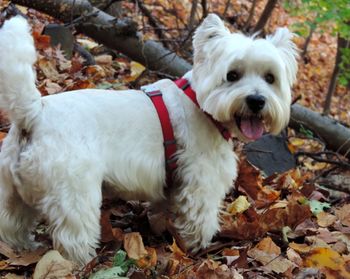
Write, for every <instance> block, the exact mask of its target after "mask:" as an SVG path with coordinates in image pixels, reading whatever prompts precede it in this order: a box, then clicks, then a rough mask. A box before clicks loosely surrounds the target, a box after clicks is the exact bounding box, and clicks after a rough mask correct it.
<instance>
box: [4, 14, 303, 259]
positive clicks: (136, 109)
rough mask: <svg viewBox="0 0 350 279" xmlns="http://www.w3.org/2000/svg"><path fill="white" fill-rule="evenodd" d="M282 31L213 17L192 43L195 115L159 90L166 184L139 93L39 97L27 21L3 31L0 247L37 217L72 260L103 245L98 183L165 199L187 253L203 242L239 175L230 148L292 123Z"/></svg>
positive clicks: (169, 85) (153, 119) (148, 111)
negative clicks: (166, 138) (266, 31)
mask: <svg viewBox="0 0 350 279" xmlns="http://www.w3.org/2000/svg"><path fill="white" fill-rule="evenodd" d="M291 38H292V34H291V33H289V31H288V30H287V29H285V28H281V29H278V30H277V31H276V33H275V34H274V35H272V36H269V37H267V38H266V39H256V38H254V37H246V36H244V35H242V34H231V33H230V32H229V31H228V29H227V28H225V26H224V24H223V22H222V21H221V20H220V19H219V17H217V16H216V15H209V16H208V17H207V18H206V19H205V20H204V22H203V23H202V24H201V25H200V27H199V28H198V30H197V31H196V33H195V35H194V40H193V45H194V66H193V71H191V72H189V73H187V74H186V75H185V78H186V79H187V80H188V81H189V82H190V84H191V87H192V89H193V90H194V91H195V92H196V97H197V101H198V104H199V107H200V108H198V107H197V106H196V104H194V103H193V101H191V100H190V98H188V96H186V95H185V94H184V92H183V91H182V90H181V89H179V88H178V87H177V86H176V85H175V84H174V83H173V82H172V81H170V80H161V81H159V82H156V83H155V84H153V87H154V88H157V89H159V90H161V92H162V94H163V100H164V103H165V104H166V107H167V109H168V112H169V116H170V120H171V124H172V127H173V131H174V135H175V139H176V147H177V151H176V157H175V158H176V160H177V161H176V163H177V168H176V170H175V172H174V175H173V185H171V187H170V185H168V187H167V186H166V168H165V156H164V146H163V135H162V130H161V125H160V121H159V118H158V115H157V113H156V110H155V107H154V105H153V104H152V101H151V100H150V98H149V97H148V96H147V95H146V94H144V93H143V92H142V91H136V90H126V91H107V90H97V89H88V90H79V91H74V92H67V93H62V94H58V95H54V96H47V97H43V98H41V96H40V93H39V92H38V90H37V89H36V87H35V74H34V72H33V63H34V62H35V59H36V52H35V48H34V44H33V38H32V37H31V34H30V27H29V25H28V24H27V22H26V20H25V19H23V18H21V17H18V16H17V17H14V18H12V19H10V20H8V21H6V22H5V23H4V25H3V27H2V28H1V29H0V106H1V109H3V110H5V111H6V112H7V113H8V116H9V118H10V120H11V122H12V126H11V129H10V131H9V134H8V136H7V137H6V139H5V140H4V142H3V145H2V150H1V155H0V239H1V240H3V241H5V242H7V243H8V244H10V245H12V246H13V247H16V248H18V249H31V248H33V247H35V246H36V243H35V242H34V241H33V237H32V234H31V233H32V231H33V229H34V226H35V224H36V220H38V218H39V217H42V216H44V217H45V218H46V219H47V222H48V224H49V226H50V232H51V235H52V239H53V245H54V248H56V249H58V250H60V251H61V252H63V253H64V254H65V255H66V256H67V257H68V258H70V259H72V260H75V261H77V262H78V263H80V264H84V263H87V262H88V261H89V260H90V259H91V258H92V257H93V256H94V255H95V248H97V247H98V245H99V237H100V223H99V219H100V206H101V199H102V198H101V197H102V194H101V191H102V190H101V184H102V182H103V181H104V182H106V183H108V184H109V185H111V186H112V187H113V189H114V190H115V191H116V193H117V194H118V196H119V197H121V198H123V199H140V200H148V201H151V202H154V203H157V202H161V201H166V203H167V204H168V205H169V208H168V209H169V210H170V211H171V212H172V213H173V214H174V216H175V221H174V225H175V227H176V229H177V230H178V233H179V235H180V236H181V238H182V239H183V241H184V243H185V245H186V246H187V247H188V248H190V249H192V250H198V249H200V248H204V247H206V246H208V244H209V243H210V241H211V239H212V237H213V235H214V234H215V233H216V232H217V230H218V229H219V218H218V213H219V209H220V204H221V201H222V199H223V198H224V197H225V193H227V192H228V191H229V190H230V188H231V187H232V185H233V181H234V179H235V178H236V156H235V154H234V152H233V146H232V140H228V141H227V140H226V139H225V138H223V136H222V134H221V133H220V131H219V130H218V129H217V127H216V125H214V124H213V123H214V122H218V123H219V125H221V126H222V127H224V128H226V129H227V130H228V131H229V132H230V133H231V134H234V135H235V136H237V137H238V138H240V139H241V140H252V139H256V138H258V137H260V136H261V135H262V133H263V132H264V130H268V131H270V132H272V133H273V134H277V133H279V132H280V131H281V129H282V128H283V127H285V126H286V125H287V123H288V120H289V114H290V104H291V92H290V88H291V86H292V84H293V82H294V80H295V77H296V71H297V63H296V56H297V51H296V47H295V45H294V44H293V43H292V41H291ZM212 118H213V119H215V120H213V119H212Z"/></svg>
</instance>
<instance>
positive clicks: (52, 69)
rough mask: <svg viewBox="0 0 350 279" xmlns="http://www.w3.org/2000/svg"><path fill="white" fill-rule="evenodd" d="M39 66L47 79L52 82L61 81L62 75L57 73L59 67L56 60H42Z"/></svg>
mask: <svg viewBox="0 0 350 279" xmlns="http://www.w3.org/2000/svg"><path fill="white" fill-rule="evenodd" d="M38 66H39V68H40V70H41V71H42V72H43V74H44V75H45V77H46V78H48V79H50V80H51V81H57V80H59V77H60V74H59V73H58V71H57V65H56V61H55V60H53V59H50V60H49V59H46V58H41V59H39V61H38Z"/></svg>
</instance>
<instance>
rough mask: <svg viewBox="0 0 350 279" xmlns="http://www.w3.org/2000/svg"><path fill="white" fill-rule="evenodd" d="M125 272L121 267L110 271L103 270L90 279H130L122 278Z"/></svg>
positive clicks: (109, 269) (115, 267)
mask: <svg viewBox="0 0 350 279" xmlns="http://www.w3.org/2000/svg"><path fill="white" fill-rule="evenodd" d="M122 273H123V270H122V269H121V268H120V267H119V266H114V267H112V268H108V269H102V270H99V271H97V272H96V273H94V274H92V275H91V276H90V277H89V279H128V277H123V276H120V274H122Z"/></svg>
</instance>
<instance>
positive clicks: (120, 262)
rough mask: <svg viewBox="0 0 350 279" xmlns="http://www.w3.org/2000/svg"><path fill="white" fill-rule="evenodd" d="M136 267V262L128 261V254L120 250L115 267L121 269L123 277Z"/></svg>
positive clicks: (115, 260)
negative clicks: (132, 267) (131, 268)
mask: <svg viewBox="0 0 350 279" xmlns="http://www.w3.org/2000/svg"><path fill="white" fill-rule="evenodd" d="M133 265H135V260H133V259H126V252H125V251H123V250H118V251H117V252H116V253H115V255H114V258H113V266H115V267H119V268H120V269H121V270H122V271H123V272H122V273H121V275H125V274H126V273H127V272H128V270H129V268H130V267H131V266H133Z"/></svg>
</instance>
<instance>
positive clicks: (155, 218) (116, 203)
mask: <svg viewBox="0 0 350 279" xmlns="http://www.w3.org/2000/svg"><path fill="white" fill-rule="evenodd" d="M222 2H224V1H222ZM222 2H220V1H218V2H217V3H216V4H215V5H214V4H211V7H210V8H211V9H212V10H213V11H217V12H219V13H223V7H224V3H222ZM263 2H264V1H263ZM0 3H1V4H0V5H1V6H2V7H4V6H5V5H6V4H7V1H3V2H0ZM146 3H148V2H147V1H146ZM186 3H187V2H186V1H184V2H183V3H182V4H180V3H177V4H176V5H175V6H176V7H173V8H176V9H177V12H178V17H179V18H182V19H183V21H185V20H186V18H187V16H188V6H187V8H186ZM148 4H150V3H148ZM187 4H188V3H187ZM263 4H264V3H259V5H258V7H257V13H260V12H261V10H262V8H263ZM152 5H154V6H153V7H154V9H153V14H154V16H156V17H157V18H162V24H163V25H164V26H173V25H174V16H173V15H171V14H167V13H166V12H164V9H161V8H160V7H163V8H164V7H166V6H167V5H170V4H169V3H167V2H165V1H164V2H162V1H154V2H152ZM232 5H233V6H232V7H231V10H230V11H229V12H228V15H227V18H229V17H230V16H233V15H234V11H235V10H238V9H240V10H241V11H242V16H241V17H243V16H244V15H245V14H246V15H247V12H248V10H249V7H250V3H249V2H246V1H241V2H240V3H239V4H238V2H237V3H234V4H232ZM150 7H151V6H150ZM126 9H127V11H128V13H129V15H131V14H132V13H133V12H134V7H133V6H132V5H131V4H130V3H129V4H127V5H126ZM21 10H22V12H24V13H25V14H26V15H27V16H28V18H29V19H30V21H31V23H32V24H33V26H34V29H33V36H34V39H35V43H36V46H37V49H38V62H37V64H36V70H37V76H38V88H39V90H40V91H41V93H42V95H50V94H56V93H59V92H61V91H68V90H75V89H84V88H103V89H125V88H129V87H136V88H138V87H139V86H140V85H141V84H145V83H150V82H152V81H154V80H156V79H157V78H158V77H157V76H156V75H155V74H154V73H150V72H147V71H146V70H145V68H144V67H143V66H142V65H140V64H138V63H136V62H134V61H130V60H129V59H127V58H125V57H123V56H121V55H118V54H115V53H111V52H106V51H105V49H104V48H103V47H102V46H100V45H98V44H96V43H95V42H93V41H91V40H90V39H88V38H85V37H82V36H80V35H79V36H77V37H76V39H77V40H78V42H79V43H80V44H82V45H83V46H84V47H85V48H87V49H88V50H89V51H90V52H91V53H92V54H93V55H94V58H95V60H96V65H90V66H85V65H84V59H83V58H81V57H80V56H79V55H77V54H75V55H74V56H73V57H72V58H71V59H69V60H68V59H67V58H66V57H65V56H64V55H63V54H62V51H61V50H60V49H58V48H52V47H51V46H50V38H49V37H48V36H45V35H42V30H43V28H44V26H45V24H47V23H48V22H54V21H53V20H52V19H51V18H48V17H47V16H45V15H43V14H40V13H38V12H36V11H34V10H28V9H25V8H21ZM276 15H279V16H278V17H277V16H276ZM133 16H134V17H135V18H136V16H137V15H136V14H133ZM139 17H140V16H139ZM139 19H140V22H141V18H139ZM237 20H238V21H239V20H241V19H240V18H238V19H237ZM254 20H256V19H254ZM298 20H299V21H300V20H302V19H300V18H292V17H289V16H288V14H286V12H285V11H284V10H283V8H282V7H280V6H278V7H277V11H275V14H274V15H273V17H272V18H271V20H270V24H269V26H268V29H271V30H273V29H274V28H275V26H277V25H286V24H287V25H290V24H291V23H293V22H294V21H295V22H297V21H298ZM172 32H173V33H172ZM175 35H176V30H173V31H169V34H168V36H169V37H171V36H175ZM146 36H148V37H149V38H154V34H152V33H147V34H146ZM297 43H298V44H300V45H302V43H303V39H302V38H299V39H298V42H297ZM321 50H322V51H321ZM308 55H309V61H308V63H303V62H302V61H301V62H300V71H299V79H298V80H299V82H298V83H297V85H296V86H295V89H294V94H295V96H298V95H300V96H302V98H301V102H302V104H304V105H306V106H308V107H310V108H312V109H314V110H316V111H317V110H320V108H321V104H322V102H323V99H324V95H325V88H326V84H327V82H328V77H329V76H330V72H331V70H332V63H333V59H330V58H329V57H334V55H335V39H334V38H333V37H332V36H330V35H328V34H316V36H315V38H314V39H313V41H312V42H311V47H310V52H309V54H308ZM343 96H344V90H343V89H341V88H340V89H339V90H338V91H337V94H336V96H335V98H334V104H335V105H337V104H340V103H347V102H345V101H344V102H343V101H342V102H340V99H341V98H342V97H343ZM339 108H340V110H339V111H336V110H335V109H334V107H333V110H332V113H333V116H334V117H335V118H337V119H340V120H342V121H344V122H346V123H349V122H350V121H349V115H348V111H347V110H346V108H344V107H342V106H340V107H339ZM1 127H2V130H1V131H2V132H1V134H0V139H2V138H3V137H5V136H6V131H7V128H8V122H7V121H6V116H3V115H2V116H1ZM237 146H238V147H237V153H238V154H240V165H239V177H238V178H237V181H236V183H235V190H234V191H232V193H231V194H230V195H228V196H227V197H226V199H225V201H224V203H223V207H222V212H221V219H222V229H221V232H220V233H218V235H217V236H216V237H215V239H214V242H213V245H212V246H210V247H209V248H208V249H206V250H203V251H201V252H200V253H199V254H197V255H190V254H186V253H185V252H184V251H182V250H181V249H180V247H179V246H181V245H179V243H177V242H176V241H175V240H174V238H173V237H172V235H171V234H169V233H167V232H165V233H161V234H156V233H155V232H154V231H155V230H158V231H159V232H162V231H163V230H164V229H165V228H166V227H167V220H166V218H165V216H163V215H162V214H154V213H152V212H151V211H150V210H149V204H148V203H145V202H140V201H128V202H126V201H121V200H116V199H112V198H110V197H109V196H108V194H106V195H105V199H104V203H103V207H102V214H101V227H102V234H101V238H102V239H101V243H102V244H101V248H100V249H99V251H98V256H97V257H96V258H95V259H94V260H93V261H91V262H90V263H89V264H88V265H87V266H85V267H84V268H83V269H77V267H76V266H75V265H74V264H73V263H71V262H69V261H67V260H65V259H63V258H62V256H61V255H60V254H59V253H58V252H56V251H52V250H51V242H50V240H49V237H48V236H47V233H46V230H47V228H46V226H45V223H42V224H40V225H39V226H38V228H37V230H36V237H37V238H38V240H40V241H41V242H42V243H43V247H41V248H39V249H38V250H36V251H33V252H21V253H17V252H15V251H14V250H13V249H12V248H11V247H9V246H8V245H6V244H5V243H3V242H0V274H1V276H2V278H30V277H33V278H94V279H98V278H104V279H106V278H213V279H215V278H325V277H326V278H350V255H349V250H350V240H349V237H348V236H349V234H350V217H349V216H350V215H349V214H348V212H349V210H350V203H349V196H348V194H346V193H344V191H341V192H339V191H333V190H327V189H325V188H324V187H322V183H323V184H325V185H331V184H336V183H338V184H341V185H340V186H339V187H341V186H342V187H343V188H340V189H342V190H344V189H345V190H346V189H347V187H346V185H348V186H349V187H350V182H349V180H350V178H349V177H350V176H349V174H348V173H347V172H346V171H343V170H337V172H332V176H326V175H324V174H328V172H329V170H330V169H331V166H330V165H328V164H327V163H320V162H315V161H313V160H311V159H310V158H306V157H302V158H301V159H299V164H298V166H297V167H294V168H292V169H290V170H288V171H285V172H283V173H280V174H272V175H270V176H268V177H267V176H265V175H263V173H262V171H261V170H259V169H257V168H256V167H254V166H253V165H251V164H250V163H249V162H248V161H247V160H246V158H245V155H244V152H243V151H242V149H243V146H242V144H240V143H238V144H237ZM322 148H323V147H322V144H320V143H319V142H318V141H315V140H311V139H308V138H305V137H300V135H295V134H294V132H293V131H289V137H288V150H289V151H290V152H291V153H292V154H295V153H296V152H297V151H299V150H306V151H308V152H317V151H320V150H322ZM271 163H273V162H271ZM323 176H325V177H323ZM327 179H328V180H327ZM320 181H322V183H320ZM327 183H328V184H327ZM346 183H348V184H346ZM338 189H339V188H338ZM345 192H346V191H345ZM348 193H349V191H348Z"/></svg>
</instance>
